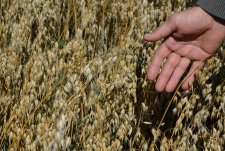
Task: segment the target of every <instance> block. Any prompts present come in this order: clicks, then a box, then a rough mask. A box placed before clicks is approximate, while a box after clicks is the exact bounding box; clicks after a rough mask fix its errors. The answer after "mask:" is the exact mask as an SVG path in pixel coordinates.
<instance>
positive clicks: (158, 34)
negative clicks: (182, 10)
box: [144, 15, 177, 42]
mask: <svg viewBox="0 0 225 151" xmlns="http://www.w3.org/2000/svg"><path fill="white" fill-rule="evenodd" d="M176 28H177V26H176V16H174V15H173V16H171V17H170V18H169V19H168V20H166V21H165V22H164V23H163V24H162V25H160V26H159V27H158V28H156V29H155V30H154V31H153V32H152V33H149V34H145V35H144V40H146V41H149V42H155V41H157V40H160V39H162V38H165V37H167V36H169V35H170V34H172V33H173V32H174V31H175V30H176Z"/></svg>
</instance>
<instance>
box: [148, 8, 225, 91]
mask: <svg viewBox="0 0 225 151" xmlns="http://www.w3.org/2000/svg"><path fill="white" fill-rule="evenodd" d="M161 39H163V42H162V43H161V45H160V46H159V47H158V48H157V50H156V52H155V54H154V56H153V60H152V62H151V64H150V65H149V68H148V79H149V80H156V79H157V80H156V85H155V87H156V90H157V91H159V92H161V91H163V90H164V89H165V90H166V91H167V92H173V91H174V89H175V88H176V86H177V84H178V83H179V81H180V79H181V77H182V75H183V74H184V72H185V71H186V69H187V68H188V66H189V64H190V63H191V61H192V65H191V68H190V70H189V73H188V74H187V76H186V78H185V79H186V80H185V81H184V82H183V84H182V86H181V87H182V88H183V89H184V90H186V89H188V87H189V86H190V85H191V84H192V83H193V82H194V78H195V76H194V74H195V72H196V69H197V68H200V67H201V66H202V65H203V63H204V61H203V60H205V59H207V58H208V57H210V56H211V55H212V54H213V53H215V52H216V50H217V49H218V48H219V47H220V46H221V44H222V43H223V41H224V39H225V25H224V24H222V23H220V22H219V21H217V20H216V19H215V18H214V17H212V16H211V15H209V14H208V13H206V12H205V11H204V10H203V9H201V8H200V7H192V8H189V9H187V10H185V11H182V12H178V13H175V14H173V15H172V16H170V18H169V19H168V20H166V21H165V22H164V23H163V24H162V25H161V26H160V27H158V28H157V29H155V30H154V31H153V32H152V33H149V34H145V35H144V40H146V41H148V42H156V41H158V40H161ZM164 60H165V61H166V62H165V63H164V65H163V67H162V69H161V66H162V64H163V62H164ZM160 69H161V72H160Z"/></svg>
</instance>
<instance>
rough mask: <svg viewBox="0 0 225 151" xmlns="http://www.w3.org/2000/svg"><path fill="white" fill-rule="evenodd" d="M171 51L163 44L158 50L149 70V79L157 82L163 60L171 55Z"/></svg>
mask: <svg viewBox="0 0 225 151" xmlns="http://www.w3.org/2000/svg"><path fill="white" fill-rule="evenodd" d="M169 53H170V50H169V49H168V48H167V47H166V46H165V44H164V43H162V44H161V45H160V46H159V48H158V49H157V50H156V52H155V54H154V56H153V59H152V62H151V64H150V65H149V68H148V79H149V80H155V79H156V77H157V76H158V74H159V70H160V67H161V64H162V63H163V60H164V59H165V58H166V57H167V56H168V55H169Z"/></svg>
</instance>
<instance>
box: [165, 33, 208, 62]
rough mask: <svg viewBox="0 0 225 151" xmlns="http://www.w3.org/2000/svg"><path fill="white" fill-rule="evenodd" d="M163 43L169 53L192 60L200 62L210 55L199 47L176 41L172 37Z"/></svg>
mask: <svg viewBox="0 0 225 151" xmlns="http://www.w3.org/2000/svg"><path fill="white" fill-rule="evenodd" d="M164 43H165V45H166V46H167V47H168V48H169V49H170V50H171V51H174V52H176V53H177V54H179V55H180V56H182V57H186V58H189V59H192V60H202V59H206V58H208V57H209V56H210V54H208V53H206V52H205V51H203V50H202V49H201V48H200V47H198V46H195V45H192V44H187V42H181V41H177V40H175V39H174V38H173V37H169V38H168V39H167V40H166V41H165V42H164ZM193 51H194V53H193Z"/></svg>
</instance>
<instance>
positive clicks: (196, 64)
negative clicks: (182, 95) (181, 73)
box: [181, 61, 203, 90]
mask: <svg viewBox="0 0 225 151" xmlns="http://www.w3.org/2000/svg"><path fill="white" fill-rule="evenodd" d="M202 66H203V62H202V61H195V62H194V63H193V64H192V66H191V68H190V71H189V72H188V75H187V76H186V77H185V79H184V82H183V84H182V86H181V87H182V89H184V90H186V89H188V88H189V87H190V86H191V85H192V84H193V82H194V80H195V73H196V72H197V71H198V70H199V69H201V68H202Z"/></svg>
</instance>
